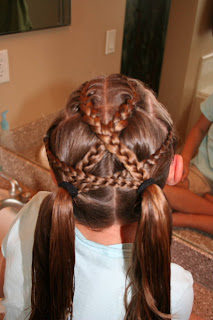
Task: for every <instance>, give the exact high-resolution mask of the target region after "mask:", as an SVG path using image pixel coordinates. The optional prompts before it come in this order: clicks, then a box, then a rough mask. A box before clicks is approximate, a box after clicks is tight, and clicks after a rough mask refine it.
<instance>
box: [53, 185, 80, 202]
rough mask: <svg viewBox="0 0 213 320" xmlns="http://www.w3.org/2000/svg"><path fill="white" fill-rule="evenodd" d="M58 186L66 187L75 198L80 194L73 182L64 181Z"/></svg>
mask: <svg viewBox="0 0 213 320" xmlns="http://www.w3.org/2000/svg"><path fill="white" fill-rule="evenodd" d="M58 186H59V188H63V189H65V190H66V191H67V192H68V193H69V194H70V195H71V197H72V198H73V199H74V198H75V197H76V196H77V195H78V189H77V188H76V187H75V186H74V185H73V184H72V183H71V182H67V181H62V182H61V183H59V185H58Z"/></svg>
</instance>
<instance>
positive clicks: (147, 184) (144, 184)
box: [137, 178, 156, 196]
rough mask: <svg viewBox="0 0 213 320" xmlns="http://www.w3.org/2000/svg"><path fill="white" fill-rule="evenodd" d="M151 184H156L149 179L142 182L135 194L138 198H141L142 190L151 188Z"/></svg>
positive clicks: (153, 180)
mask: <svg viewBox="0 0 213 320" xmlns="http://www.w3.org/2000/svg"><path fill="white" fill-rule="evenodd" d="M152 184H156V181H155V179H153V178H149V179H147V180H145V181H144V182H142V183H141V185H140V186H139V187H138V190H137V193H138V194H139V195H140V196H142V195H143V192H144V190H145V189H146V188H147V187H149V186H151V185H152Z"/></svg>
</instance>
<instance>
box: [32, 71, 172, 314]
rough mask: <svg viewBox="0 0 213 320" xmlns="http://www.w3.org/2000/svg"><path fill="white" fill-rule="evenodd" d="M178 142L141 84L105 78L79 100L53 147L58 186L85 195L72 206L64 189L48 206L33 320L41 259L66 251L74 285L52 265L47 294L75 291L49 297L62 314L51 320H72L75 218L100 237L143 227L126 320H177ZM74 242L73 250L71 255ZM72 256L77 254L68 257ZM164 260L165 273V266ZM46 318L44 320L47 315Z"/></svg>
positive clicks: (37, 249) (55, 129) (58, 123)
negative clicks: (173, 317) (174, 194)
mask: <svg viewBox="0 0 213 320" xmlns="http://www.w3.org/2000/svg"><path fill="white" fill-rule="evenodd" d="M176 140H177V139H176V135H175V132H174V129H173V124H172V121H171V118H170V116H169V115H168V113H167V111H166V110H165V109H164V108H163V107H162V106H161V104H160V103H159V102H158V101H157V100H156V98H155V96H154V94H153V93H152V92H151V90H149V89H147V88H146V87H145V85H144V84H143V83H141V82H139V81H137V80H134V79H130V78H127V77H125V76H122V75H119V74H115V75H110V76H108V77H104V76H101V77H97V78H95V79H93V80H91V81H88V82H86V83H84V84H83V85H82V86H81V87H80V88H79V89H78V90H76V91H74V92H73V93H72V94H71V96H70V99H69V101H68V103H67V105H66V107H65V109H64V110H63V111H62V112H61V114H60V116H59V117H58V118H57V119H56V120H55V121H54V123H53V124H52V126H51V127H50V129H49V130H48V132H47V136H46V138H45V145H46V150H47V155H48V159H49V163H50V167H51V169H52V171H53V172H54V175H55V178H56V180H57V183H58V185H60V184H61V183H62V182H63V181H66V182H69V183H70V184H72V185H73V186H74V187H75V188H76V189H77V190H78V195H77V196H76V197H75V198H74V199H72V197H71V196H70V194H69V193H68V192H67V191H66V190H64V189H62V188H58V190H57V191H56V193H55V194H53V195H51V196H50V197H48V199H45V200H44V202H43V204H42V206H41V210H40V214H39V219H38V223H37V228H36V232H35V244H34V258H33V259H34V260H33V261H34V262H33V266H34V267H33V279H34V280H33V289H32V310H33V311H32V315H31V319H36V316H34V317H33V315H36V312H38V311H37V308H38V301H36V298H35V296H36V295H37V296H38V294H39V292H40V291H41V290H40V291H39V289H38V288H37V287H36V281H35V280H36V276H35V274H36V272H35V271H36V268H37V269H39V270H41V269H42V268H41V266H40V265H39V263H38V260H39V255H40V256H44V257H46V256H50V253H51V255H53V256H55V257H56V256H57V254H58V252H59V251H60V256H61V257H60V258H61V259H62V260H63V261H65V260H67V259H68V258H69V259H68V260H69V261H70V260H72V262H71V263H70V264H69V265H68V266H67V267H68V268H69V269H71V271H70V274H71V278H72V281H71V282H70V283H68V284H65V282H66V281H64V280H63V279H61V280H60V274H61V273H62V274H63V277H65V278H67V277H66V270H65V268H66V266H63V267H62V268H61V267H59V266H58V267H56V266H55V263H54V262H53V261H52V260H51V258H50V259H49V258H48V259H49V260H48V261H47V263H48V265H49V266H50V267H49V270H50V271H49V273H50V283H46V284H45V286H46V289H45V288H43V290H47V291H48V292H47V296H48V294H49V293H50V291H51V295H53V296H54V286H55V285H56V284H55V283H54V281H56V282H57V288H58V287H59V286H60V285H63V288H62V289H63V294H62V295H64V292H67V295H66V294H65V296H66V297H65V298H64V300H63V299H62V300H63V301H62V300H61V298H59V294H56V295H55V296H54V297H53V298H50V300H48V298H47V301H46V304H47V303H48V304H49V305H50V306H52V305H53V304H51V299H53V301H54V308H53V307H50V309H51V310H49V311H48V312H49V315H50V314H51V316H50V318H51V319H61V318H63V315H66V314H67V312H68V311H69V312H70V314H71V315H72V310H73V309H72V299H73V294H74V282H73V279H74V277H73V276H74V257H75V248H74V241H75V240H74V223H75V219H76V220H77V221H78V222H79V223H81V224H84V225H86V226H88V227H89V228H92V229H95V230H96V229H102V228H107V227H110V226H111V225H113V224H114V223H119V224H121V225H125V224H129V223H132V222H138V230H137V234H136V237H135V242H134V245H133V259H132V264H131V266H130V272H129V276H130V279H131V288H132V291H133V292H134V293H133V294H132V296H133V297H132V299H131V301H130V302H129V303H127V304H126V319H131V320H134V319H137V320H138V319H141V318H143V319H155V317H156V319H160V317H163V316H165V315H163V313H169V311H170V293H169V291H170V287H169V277H170V272H169V268H170V266H169V263H170V253H169V249H170V238H171V215H170V211H169V208H168V206H167V202H166V200H165V197H164V195H163V192H162V190H161V189H162V188H163V186H164V185H165V182H166V179H167V176H168V172H169V166H170V164H171V161H172V158H173V156H174V148H175V145H176ZM149 178H154V179H155V181H156V184H154V185H150V186H149V187H147V188H146V190H145V191H144V192H143V196H142V201H141V195H140V194H138V192H137V190H138V187H139V186H140V185H141V183H142V182H143V181H145V180H147V179H149ZM50 208H52V209H50ZM43 211H44V212H45V213H46V215H47V216H48V217H49V218H48V219H49V220H48V221H50V222H48V224H49V225H50V226H49V231H48V232H49V237H48V239H47V240H45V241H46V247H47V248H49V249H48V250H49V252H48V253H47V252H43V250H41V244H40V243H39V241H38V239H41V238H42V235H41V234H40V233H41V232H43V231H42V230H43V225H44V224H45V218H41V215H42V214H41V212H43ZM43 215H44V213H43ZM59 219H60V223H59ZM61 221H62V222H61ZM68 221H69V223H68ZM56 233H57V236H56ZM45 234H47V233H45ZM70 234H71V235H70ZM65 240H66V241H65ZM67 241H68V242H69V243H71V244H70V247H68V248H67ZM65 243H66V244H65ZM60 244H61V247H60ZM64 244H65V248H64ZM67 250H71V253H69V254H67V253H66V252H65V251H67ZM69 255H70V256H69ZM147 255H148V256H147ZM46 260H47V259H46ZM162 261H164V263H163V266H159V263H161V265H162ZM62 265H63V264H62ZM51 270H52V271H51ZM64 270H65V271H64ZM159 273H161V274H160V276H164V280H162V283H161V280H159V278H158V276H159ZM162 273H163V275H162ZM37 274H38V272H37ZM41 279H42V272H41V276H40V281H42V280H41ZM37 280H38V275H37ZM60 281H61V282H60ZM159 282H160V283H159ZM167 282H168V283H167ZM51 283H52V284H51ZM64 286H65V288H64ZM47 287H48V289H47ZM69 287H70V288H69ZM163 292H164V293H163ZM165 292H166V293H165ZM163 296H164V297H165V298H162V297H163ZM56 300H57V303H56ZM53 309H54V311H53ZM39 312H40V316H41V313H42V312H44V311H42V309H40V311H39ZM37 314H38V315H39V313H37Z"/></svg>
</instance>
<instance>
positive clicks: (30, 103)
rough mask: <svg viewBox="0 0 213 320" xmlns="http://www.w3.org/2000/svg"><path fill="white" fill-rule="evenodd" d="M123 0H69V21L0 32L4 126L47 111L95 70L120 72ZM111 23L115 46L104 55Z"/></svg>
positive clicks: (0, 103) (0, 95)
mask: <svg viewBox="0 0 213 320" xmlns="http://www.w3.org/2000/svg"><path fill="white" fill-rule="evenodd" d="M125 5H126V0H116V1H115V0H107V1H106V0H90V1H88V0H72V22H71V26H69V27H62V28H56V29H48V30H42V31H34V32H29V33H22V34H12V35H5V36H1V38H0V40H1V41H0V50H2V49H7V50H8V55H9V67H10V82H8V83H4V84H0V112H2V111H4V110H6V109H8V110H9V113H8V114H7V118H8V120H9V123H10V127H11V128H14V127H17V126H20V125H22V124H23V123H26V122H29V121H31V120H34V119H37V118H40V117H42V116H43V115H46V114H49V113H52V112H54V111H56V110H58V109H60V108H61V107H63V106H64V104H65V102H66V100H67V98H68V96H69V93H70V92H71V91H72V90H73V89H74V88H75V87H76V86H78V85H79V84H80V83H82V82H84V81H85V80H87V79H89V78H91V77H93V76H95V75H98V74H110V73H114V72H120V63H121V49H122V38H123V24H124V17H125ZM110 29H116V30H117V38H116V51H115V53H113V54H110V55H105V53H104V51H105V37H106V30H110Z"/></svg>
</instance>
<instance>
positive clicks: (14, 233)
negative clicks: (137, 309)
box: [2, 192, 193, 320]
mask: <svg viewBox="0 0 213 320" xmlns="http://www.w3.org/2000/svg"><path fill="white" fill-rule="evenodd" d="M47 195H48V192H39V193H38V194H37V195H36V196H35V197H34V198H33V199H32V200H31V201H30V202H29V203H27V204H26V205H25V207H24V208H23V209H22V210H21V211H20V213H19V214H18V216H17V219H16V220H15V221H14V224H13V226H12V227H11V229H10V231H9V232H8V234H7V236H6V237H5V239H4V241H3V245H2V253H3V255H4V257H5V258H6V259H7V264H6V271H5V284H4V293H5V299H4V302H3V304H4V306H5V308H6V316H5V319H7V320H24V319H25V318H26V319H29V310H30V295H31V265H32V248H33V237H34V230H35V226H36V222H37V217H38V212H39V207H40V204H41V202H42V200H43V199H44V198H45V197H46V196H47ZM75 234H76V243H75V249H76V264H75V295H74V320H123V319H124V315H125V307H124V292H125V282H126V273H127V269H128V266H129V263H130V259H131V249H132V244H130V243H127V244H116V245H110V246H105V245H102V244H99V243H96V242H93V241H89V240H87V239H86V238H85V237H84V236H83V234H82V233H81V232H80V231H79V230H78V229H77V228H76V230H75ZM192 304H193V280H192V276H191V273H190V272H188V271H186V270H184V269H183V268H182V267H180V266H178V265H176V264H171V311H172V313H173V314H176V316H175V317H174V318H173V320H176V319H179V320H188V319H189V317H190V313H191V309H192Z"/></svg>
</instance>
